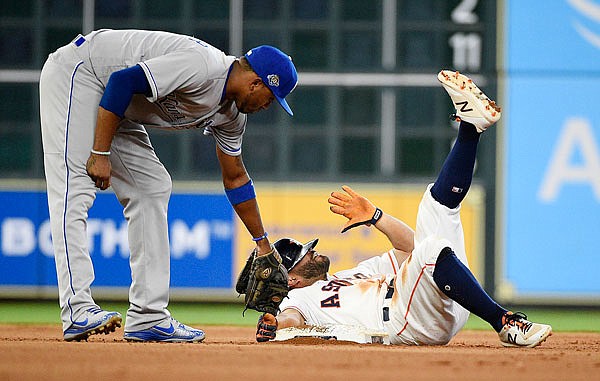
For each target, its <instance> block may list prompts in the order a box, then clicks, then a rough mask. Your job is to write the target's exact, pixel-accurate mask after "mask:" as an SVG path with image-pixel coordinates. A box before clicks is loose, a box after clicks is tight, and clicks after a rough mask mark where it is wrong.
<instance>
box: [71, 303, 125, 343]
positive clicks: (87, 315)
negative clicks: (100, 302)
mask: <svg viewBox="0 0 600 381" xmlns="http://www.w3.org/2000/svg"><path fill="white" fill-rule="evenodd" d="M122 321H123V318H122V317H121V314H120V313H118V312H111V311H104V310H102V309H100V308H98V307H93V308H90V309H88V310H86V311H85V312H84V313H83V314H82V315H81V316H80V317H79V318H78V320H77V321H74V322H73V324H71V326H70V327H69V328H67V329H66V331H65V332H63V338H64V339H65V341H81V340H87V338H88V337H89V336H90V335H95V334H99V333H104V334H106V335H108V334H109V333H111V332H114V331H115V330H116V329H117V328H118V327H120V326H121V322H122Z"/></svg>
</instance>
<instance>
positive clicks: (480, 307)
mask: <svg viewBox="0 0 600 381" xmlns="http://www.w3.org/2000/svg"><path fill="white" fill-rule="evenodd" d="M438 79H439V80H440V82H441V83H442V85H443V87H444V88H445V89H446V91H447V92H448V93H449V95H450V97H451V98H452V101H453V103H454V105H455V107H456V109H457V110H456V111H457V112H456V118H457V119H458V120H460V121H461V123H460V127H459V132H458V138H457V140H456V143H455V144H454V146H453V148H452V150H451V152H450V154H449V155H448V158H447V159H446V161H445V163H444V166H443V168H442V170H441V171H440V173H439V175H438V178H437V179H436V181H435V183H433V184H430V185H429V186H428V187H427V190H426V191H425V193H424V195H423V198H422V200H421V203H420V206H419V210H418V214H417V224H416V231H413V230H412V229H411V228H410V227H409V226H408V225H406V224H405V223H403V222H401V221H399V220H397V219H395V218H394V217H392V216H389V215H387V214H385V213H383V212H382V211H381V210H380V209H378V208H376V207H375V206H374V205H373V204H372V203H371V202H370V201H369V200H367V199H366V198H364V197H363V196H361V195H359V194H358V193H356V192H355V191H353V190H352V189H351V188H349V187H347V186H344V187H342V189H343V190H344V192H333V193H332V194H331V197H330V198H329V203H330V204H331V206H330V209H331V211H332V212H333V213H336V214H340V215H343V216H344V217H346V218H347V219H348V221H347V223H346V225H345V226H344V230H343V231H346V230H348V229H350V228H353V227H355V226H359V225H363V224H365V225H369V226H370V225H374V226H375V227H376V228H377V229H378V230H380V231H381V232H382V233H384V234H385V235H386V236H387V237H388V238H389V240H390V242H391V243H392V245H393V247H394V248H393V249H392V250H390V251H389V252H387V253H384V254H382V255H381V256H378V257H374V258H371V259H368V260H366V261H363V262H361V263H359V264H358V266H357V267H355V268H353V269H349V270H344V271H341V272H338V273H335V274H333V275H329V274H327V270H328V268H329V260H328V258H327V257H325V256H323V255H319V254H318V253H317V252H316V251H315V250H314V247H315V245H316V244H317V240H316V239H315V240H312V241H310V242H308V243H306V244H304V245H303V244H301V243H300V242H297V241H295V240H293V239H289V238H285V239H281V240H279V241H277V242H275V247H276V248H277V249H278V252H279V253H280V254H281V256H282V258H283V264H284V265H285V266H286V268H288V270H289V286H290V288H292V290H290V292H289V294H288V296H289V298H287V299H284V301H283V302H282V303H281V305H280V310H281V312H280V313H279V314H278V315H277V317H275V316H273V315H270V314H263V315H262V316H261V317H260V319H259V322H258V326H257V335H256V337H257V340H258V341H268V340H271V339H273V338H275V337H276V329H282V328H287V327H305V326H307V325H308V326H328V325H347V326H358V327H362V328H364V329H365V330H370V331H374V332H386V333H387V334H388V336H389V342H390V344H404V345H442V344H447V343H448V342H449V341H450V340H451V339H452V337H454V336H455V335H456V333H457V332H458V331H459V330H460V329H461V328H462V327H463V326H464V324H465V323H466V321H467V319H468V316H469V311H470V312H473V313H475V314H476V315H477V316H479V317H481V318H482V319H484V320H485V321H487V322H488V323H489V324H490V325H491V326H492V327H493V328H494V329H495V330H496V332H498V335H499V338H500V341H501V343H502V345H504V346H510V347H523V346H524V347H535V346H537V345H539V344H540V343H541V342H543V341H544V340H545V339H546V338H547V337H548V336H549V335H550V334H551V332H552V329H551V327H550V326H549V325H545V324H538V323H532V322H530V321H528V320H527V317H526V316H525V315H524V314H522V313H520V312H517V313H513V312H510V311H507V310H506V309H504V308H502V307H501V306H499V305H498V304H497V303H496V302H494V301H493V300H492V299H491V298H490V297H489V296H488V295H487V294H486V292H485V291H484V290H483V289H482V288H481V286H480V285H479V283H478V282H477V280H476V279H475V278H474V276H473V274H472V273H471V272H470V270H469V269H468V263H467V256H466V253H465V245H464V236H463V229H462V225H461V221H460V214H459V213H460V203H461V201H462V200H463V198H464V197H465V195H466V193H467V191H468V189H469V187H470V184H471V181H472V174H473V169H474V163H475V157H476V150H477V144H478V141H479V137H480V134H481V133H482V132H483V131H485V129H486V128H487V127H489V126H490V125H492V124H494V123H495V122H496V121H497V120H498V119H499V118H500V108H499V107H498V106H496V104H495V103H494V102H493V101H491V100H489V99H488V98H487V97H486V96H485V94H483V92H481V90H479V89H478V88H477V86H475V84H473V82H472V81H471V80H470V79H469V78H468V77H466V76H464V75H461V74H459V73H458V72H455V73H453V72H449V71H442V72H440V74H439V75H438Z"/></svg>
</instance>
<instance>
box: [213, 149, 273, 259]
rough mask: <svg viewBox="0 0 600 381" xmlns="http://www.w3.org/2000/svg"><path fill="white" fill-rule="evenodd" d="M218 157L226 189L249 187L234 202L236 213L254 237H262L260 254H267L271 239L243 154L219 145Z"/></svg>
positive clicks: (258, 245)
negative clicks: (227, 150)
mask: <svg viewBox="0 0 600 381" xmlns="http://www.w3.org/2000/svg"><path fill="white" fill-rule="evenodd" d="M217 159H218V160H219V164H220V166H221V175H222V177H223V186H224V187H225V189H226V190H235V189H238V190H239V189H243V188H248V189H247V190H245V191H243V192H242V196H237V197H236V199H237V198H239V197H242V198H241V199H239V200H238V201H232V200H231V199H230V201H231V202H232V206H233V209H234V210H235V212H236V214H237V215H238V217H239V218H240V220H242V223H243V224H244V226H246V229H248V232H249V233H250V234H251V235H252V237H253V238H257V237H262V239H259V240H255V241H256V246H257V248H258V255H259V256H260V255H263V254H267V253H269V252H270V251H271V250H272V247H271V244H270V242H269V239H268V238H267V236H266V235H265V229H264V227H263V223H262V219H261V217H260V211H259V208H258V203H257V202H256V197H255V195H254V186H253V185H252V182H251V181H250V176H249V175H248V172H247V171H246V167H245V166H244V162H243V161H242V157H241V156H230V155H227V154H226V153H224V152H223V151H221V149H220V148H219V147H217Z"/></svg>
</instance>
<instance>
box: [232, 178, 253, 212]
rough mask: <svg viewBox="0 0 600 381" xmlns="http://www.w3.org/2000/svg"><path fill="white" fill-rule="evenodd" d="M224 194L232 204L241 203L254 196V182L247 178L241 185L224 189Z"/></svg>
mask: <svg viewBox="0 0 600 381" xmlns="http://www.w3.org/2000/svg"><path fill="white" fill-rule="evenodd" d="M225 195H226V196H227V199H228V200H229V202H230V203H231V205H233V206H236V205H237V204H241V203H242V202H244V201H248V200H252V199H253V198H256V193H255V192H254V184H253V183H252V180H249V181H248V182H247V183H246V184H244V185H242V186H241V187H237V188H233V189H225Z"/></svg>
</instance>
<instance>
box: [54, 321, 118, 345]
mask: <svg viewBox="0 0 600 381" xmlns="http://www.w3.org/2000/svg"><path fill="white" fill-rule="evenodd" d="M122 321H123V318H121V317H120V316H113V317H111V318H110V319H108V320H107V321H106V323H104V324H102V325H100V326H98V327H95V328H92V329H90V330H89V331H85V332H82V333H79V334H77V335H75V336H72V337H68V338H67V337H65V338H64V339H65V341H82V340H84V341H87V339H88V337H90V336H91V335H97V334H101V333H103V334H105V335H108V334H109V333H111V332H115V330H116V329H117V328H119V327H121V322H122Z"/></svg>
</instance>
